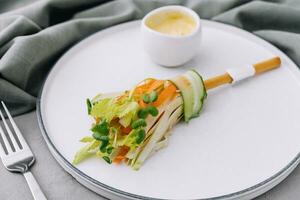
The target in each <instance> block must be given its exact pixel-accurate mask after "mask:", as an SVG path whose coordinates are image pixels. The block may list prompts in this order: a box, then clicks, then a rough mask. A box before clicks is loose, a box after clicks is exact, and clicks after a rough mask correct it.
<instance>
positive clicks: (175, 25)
mask: <svg viewBox="0 0 300 200" xmlns="http://www.w3.org/2000/svg"><path fill="white" fill-rule="evenodd" d="M145 23H146V25H147V26H148V27H149V28H151V29H152V30H155V31H157V32H160V33H163V34H167V35H173V36H186V35H189V34H191V33H192V32H193V31H194V30H195V28H196V26H197V24H196V21H195V20H194V19H193V17H192V16H190V15H189V14H187V13H184V12H181V11H165V12H160V13H157V14H154V15H152V16H149V18H148V19H147V20H146V22H145Z"/></svg>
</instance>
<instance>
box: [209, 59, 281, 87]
mask: <svg viewBox="0 0 300 200" xmlns="http://www.w3.org/2000/svg"><path fill="white" fill-rule="evenodd" d="M280 64H281V60H280V58H279V57H274V58H271V59H269V60H264V61H262V62H259V63H256V64H254V65H253V68H254V69H255V75H257V74H261V73H263V72H266V71H269V70H272V69H275V68H278V67H279V66H280ZM232 82H233V78H232V77H231V76H230V75H229V73H227V72H226V73H224V74H222V75H219V76H215V77H212V78H209V79H207V80H205V81H204V85H205V88H206V90H210V89H213V88H215V87H218V86H220V85H224V84H230V83H232Z"/></svg>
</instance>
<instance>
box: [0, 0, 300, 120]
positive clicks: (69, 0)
mask: <svg viewBox="0 0 300 200" xmlns="http://www.w3.org/2000/svg"><path fill="white" fill-rule="evenodd" d="M31 1H32V0H14V1H0V13H2V14H0V58H1V59H0V100H3V101H5V102H6V103H7V104H9V105H8V106H9V107H10V109H11V110H12V113H13V114H14V115H17V114H21V113H24V112H27V111H29V110H32V109H34V108H35V101H36V98H37V96H38V93H39V90H40V89H41V86H42V84H43V81H44V80H45V78H46V76H47V73H48V72H49V70H50V69H51V68H52V66H53V64H54V63H55V62H56V61H57V59H58V58H59V57H60V56H61V55H62V54H63V53H64V52H66V51H67V50H68V49H69V48H70V47H71V46H72V45H74V44H76V43H77V42H78V41H80V40H82V39H84V38H85V37H87V36H89V35H91V34H93V33H95V32H97V31H100V30H102V29H105V28H107V27H110V26H113V25H116V24H119V23H123V22H127V21H130V20H135V19H140V18H142V17H143V16H144V15H145V14H146V13H147V12H149V11H150V10H152V9H154V8H157V7H160V6H165V5H170V4H181V5H185V6H187V7H190V8H192V9H193V10H195V11H196V12H197V13H198V14H199V15H200V17H202V18H205V19H212V20H216V21H220V22H224V23H228V24H232V25H234V26H238V27H240V28H243V29H245V30H248V31H250V32H253V33H254V34H256V35H258V36H260V37H262V38H264V39H265V40H268V41H270V42H271V43H273V44H274V45H275V46H277V47H279V48H280V49H281V50H283V51H284V52H285V53H286V54H287V55H288V56H290V57H291V58H292V59H293V60H294V61H295V62H296V63H297V64H300V52H299V51H298V52H297V50H300V34H299V33H300V1H299V0H274V1H249V0H222V1H221V0H194V1H192V0H190V1H183V0H161V1H158V0H156V1H155V0H119V1H109V2H108V1H104V0H40V1H35V2H31Z"/></svg>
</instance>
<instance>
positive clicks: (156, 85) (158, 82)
mask: <svg viewBox="0 0 300 200" xmlns="http://www.w3.org/2000/svg"><path fill="white" fill-rule="evenodd" d="M164 82H165V81H164V80H155V81H154V82H153V83H152V84H151V85H150V87H149V88H148V90H147V92H152V91H153V90H155V89H157V88H159V87H160V86H161V85H163V84H164Z"/></svg>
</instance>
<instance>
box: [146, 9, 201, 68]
mask: <svg viewBox="0 0 300 200" xmlns="http://www.w3.org/2000/svg"><path fill="white" fill-rule="evenodd" d="M166 11H167V12H170V11H180V12H183V13H185V14H187V15H189V16H191V17H192V18H193V19H194V20H195V22H196V27H195V29H194V31H193V32H191V33H190V34H188V35H185V36H174V35H168V34H164V33H160V32H158V31H155V30H153V29H151V28H149V27H148V26H147V24H146V20H147V19H148V18H149V17H150V16H153V15H156V14H159V13H161V12H166ZM201 29H202V27H201V22H200V17H199V16H198V14H197V13H196V12H194V11H193V10H191V9H189V8H187V7H184V6H165V7H161V8H158V9H155V10H153V11H151V12H150V13H148V14H147V15H146V16H145V17H144V18H143V20H142V25H141V33H142V40H143V45H144V48H145V50H146V52H147V53H148V54H149V56H150V58H151V59H152V60H153V61H154V62H155V63H157V64H160V65H163V66H166V67H177V66H180V65H183V64H185V63H186V62H188V61H190V60H191V59H192V58H194V57H195V55H196V54H197V53H198V52H199V47H200V43H201V36H202V31H201Z"/></svg>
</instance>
